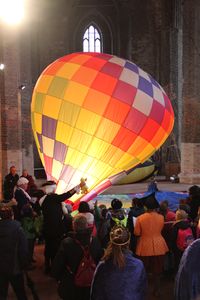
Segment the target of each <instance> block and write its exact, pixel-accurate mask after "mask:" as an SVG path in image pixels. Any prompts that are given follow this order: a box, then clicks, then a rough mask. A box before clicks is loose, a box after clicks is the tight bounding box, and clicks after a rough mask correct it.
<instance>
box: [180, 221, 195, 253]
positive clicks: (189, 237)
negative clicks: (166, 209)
mask: <svg viewBox="0 0 200 300" xmlns="http://www.w3.org/2000/svg"><path fill="white" fill-rule="evenodd" d="M193 241H194V236H193V233H192V229H191V228H190V227H188V228H186V229H180V228H179V229H178V235H177V239H176V245H177V247H178V249H179V250H181V251H184V250H185V249H186V248H187V247H188V246H189V245H190V244H191V243H192V242H193Z"/></svg>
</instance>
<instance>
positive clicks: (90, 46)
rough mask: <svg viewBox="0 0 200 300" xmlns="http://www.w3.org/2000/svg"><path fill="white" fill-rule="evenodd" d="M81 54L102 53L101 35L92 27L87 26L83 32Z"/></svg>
mask: <svg viewBox="0 0 200 300" xmlns="http://www.w3.org/2000/svg"><path fill="white" fill-rule="evenodd" d="M83 52H102V38H101V33H100V32H99V30H98V29H97V28H96V27H95V26H94V25H89V26H88V27H87V28H86V30H85V32H84V35H83Z"/></svg>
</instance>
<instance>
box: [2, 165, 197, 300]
mask: <svg viewBox="0 0 200 300" xmlns="http://www.w3.org/2000/svg"><path fill="white" fill-rule="evenodd" d="M81 188H82V183H80V184H77V186H75V187H74V188H73V189H71V190H70V191H68V192H66V193H63V194H61V195H58V194H56V183H55V182H53V181H47V182H45V183H44V184H43V185H42V186H41V187H40V188H38V187H37V186H36V184H35V182H34V179H33V177H32V176H31V175H29V174H28V172H27V170H23V172H22V175H21V176H20V177H19V176H18V174H17V173H16V168H15V167H14V166H12V167H11V168H10V173H9V174H8V175H7V176H6V177H5V179H4V184H3V195H4V199H3V201H1V202H0V245H1V246H0V299H2V300H4V299H7V294H8V285H9V284H11V285H12V287H13V289H14V292H15V294H16V297H17V299H20V300H26V299H27V296H26V292H25V287H24V274H25V273H26V272H27V271H30V270H32V269H33V268H34V263H35V259H34V247H35V241H36V239H37V240H41V241H42V242H43V241H44V245H45V246H44V272H45V274H46V275H48V276H52V277H54V278H55V280H56V281H57V282H58V294H59V297H60V298H61V299H66V300H90V299H91V300H106V299H108V300H109V299H115V300H118V299H126V300H145V299H147V285H148V279H149V276H151V277H152V278H153V290H152V293H153V294H154V296H155V297H160V295H161V292H162V291H161V290H160V286H161V285H160V280H161V276H162V275H163V274H168V275H170V276H174V277H175V278H176V280H175V291H174V295H175V299H176V300H184V299H187V300H195V299H197V297H198V296H200V267H199V266H198V265H199V262H198V261H199V259H198V256H199V253H200V243H199V236H200V226H199V225H200V221H199V219H200V209H199V208H200V188H199V186H196V185H195V186H192V187H191V188H190V189H189V197H188V198H187V199H185V200H182V201H180V204H179V208H178V209H177V210H176V211H171V210H170V209H169V207H168V201H167V199H166V200H165V201H162V202H161V203H158V201H157V200H156V197H155V193H154V192H155V190H152V193H151V194H150V195H148V196H146V197H144V198H141V199H137V198H134V199H132V207H131V208H130V209H129V211H128V212H127V210H125V209H124V208H123V203H122V202H121V201H120V200H119V199H117V198H116V199H113V200H112V202H111V207H106V206H105V205H103V204H100V205H98V203H97V202H95V203H94V204H91V203H87V202H85V201H81V202H80V204H79V207H78V211H77V212H73V214H72V211H73V205H72V204H69V203H68V204H66V202H65V201H66V200H67V199H69V198H70V197H71V196H73V195H74V194H75V193H78V192H79V190H80V189H81Z"/></svg>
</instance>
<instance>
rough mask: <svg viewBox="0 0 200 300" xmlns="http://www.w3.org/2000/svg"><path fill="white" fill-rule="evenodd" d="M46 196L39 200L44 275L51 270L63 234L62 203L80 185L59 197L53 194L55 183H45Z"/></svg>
mask: <svg viewBox="0 0 200 300" xmlns="http://www.w3.org/2000/svg"><path fill="white" fill-rule="evenodd" d="M42 187H43V190H44V192H45V194H46V195H44V196H43V197H42V198H41V199H40V200H39V203H40V206H41V208H42V214H43V218H44V219H43V235H44V239H45V251H44V256H45V273H47V274H48V273H49V272H50V270H51V263H52V261H53V259H54V257H55V255H56V252H57V250H58V247H59V245H60V242H61V240H62V238H63V234H64V223H63V210H62V204H61V203H62V202H63V201H65V200H66V199H68V198H70V197H71V196H73V195H74V194H75V193H76V192H77V191H78V189H80V185H78V186H76V187H75V188H73V189H71V190H70V191H68V192H66V193H63V194H61V195H58V194H55V190H56V183H55V182H54V181H47V182H46V183H44V184H43V185H42Z"/></svg>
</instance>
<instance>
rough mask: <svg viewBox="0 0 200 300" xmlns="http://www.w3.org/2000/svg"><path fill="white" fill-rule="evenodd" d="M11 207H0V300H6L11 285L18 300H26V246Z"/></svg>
mask: <svg viewBox="0 0 200 300" xmlns="http://www.w3.org/2000/svg"><path fill="white" fill-rule="evenodd" d="M13 217H14V215H13V210H12V208H11V207H7V206H3V207H0V245H1V246H0V299H2V300H5V299H7V294H8V285H9V283H10V284H11V285H12V288H13V289H14V292H15V294H16V298H17V299H18V300H27V299H28V298H27V297H26V292H25V288H24V277H23V271H24V270H25V269H26V268H27V264H28V245H27V240H26V237H25V233H24V231H23V229H22V227H21V226H20V223H19V222H18V221H16V220H14V219H13Z"/></svg>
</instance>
